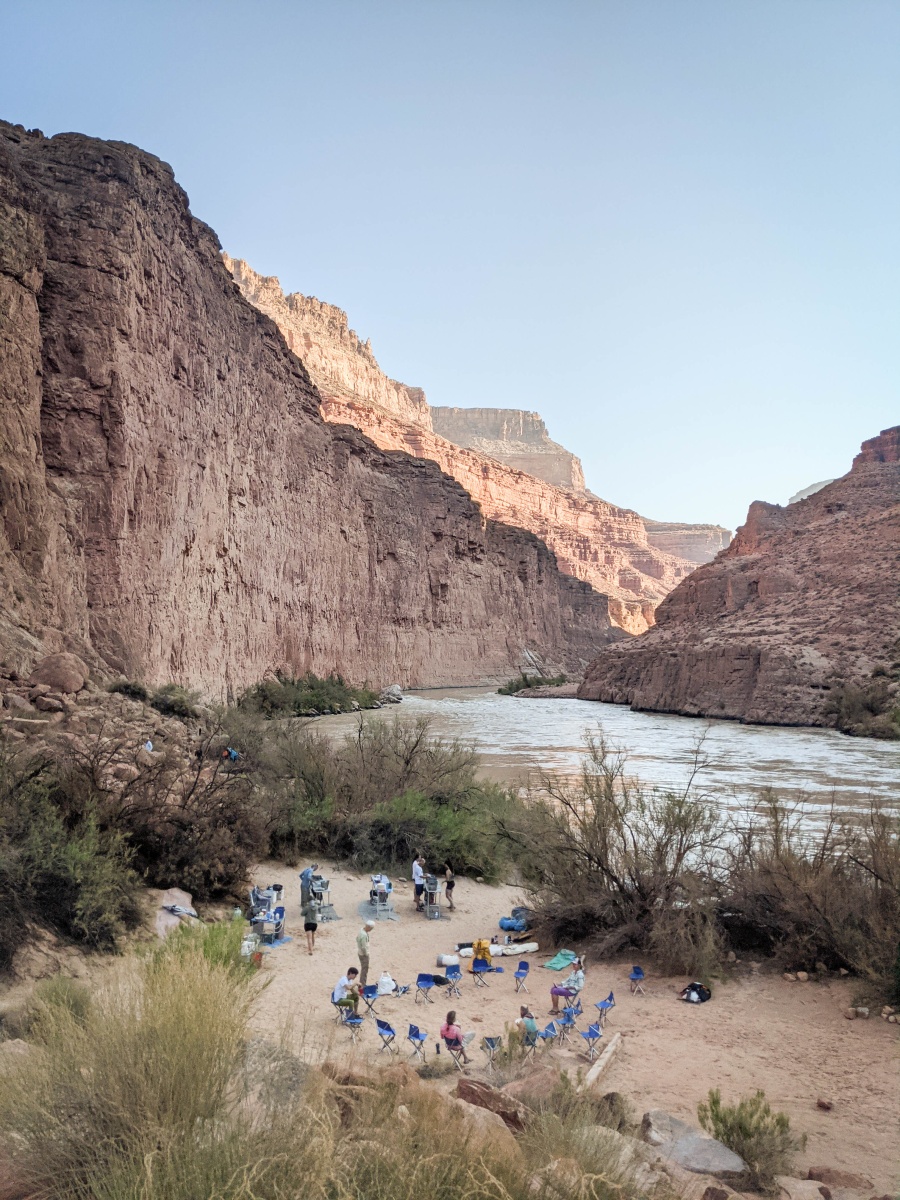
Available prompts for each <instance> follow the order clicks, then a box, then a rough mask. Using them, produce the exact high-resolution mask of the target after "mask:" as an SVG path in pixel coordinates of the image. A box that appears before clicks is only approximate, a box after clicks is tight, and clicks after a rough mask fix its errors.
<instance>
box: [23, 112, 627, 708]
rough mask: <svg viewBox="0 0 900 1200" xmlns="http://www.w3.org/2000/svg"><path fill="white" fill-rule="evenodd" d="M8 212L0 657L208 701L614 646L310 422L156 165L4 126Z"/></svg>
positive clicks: (415, 466) (420, 486) (461, 523)
mask: <svg viewBox="0 0 900 1200" xmlns="http://www.w3.org/2000/svg"><path fill="white" fill-rule="evenodd" d="M0 223H2V230H0V233H2V237H0V298H2V303H0V339H2V345H3V355H2V357H0V396H2V403H0V423H2V427H0V433H2V439H0V588H2V601H3V603H2V606H0V608H2V618H0V656H2V657H5V660H6V663H7V666H12V667H15V669H16V670H18V671H19V672H20V673H27V672H28V671H29V670H30V669H31V667H32V665H33V663H34V661H35V660H36V659H37V658H39V657H42V656H43V655H44V654H47V653H50V652H62V651H70V652H75V653H77V654H78V655H79V656H80V657H81V658H82V659H84V661H85V663H86V665H87V666H88V667H91V668H96V667H98V666H99V667H100V668H101V669H102V668H110V669H113V670H116V671H121V672H122V673H124V674H126V675H128V676H135V675H140V676H143V677H144V679H145V681H146V682H148V683H159V682H163V681H166V680H171V679H174V680H177V681H179V682H181V683H184V684H187V685H192V686H198V687H202V688H203V689H204V690H205V691H207V692H208V693H213V694H219V695H223V694H228V693H234V692H236V691H239V690H240V689H242V688H243V687H244V686H245V685H246V684H248V683H250V682H252V681H254V680H256V679H259V678H260V677H261V676H262V675H263V674H264V672H265V671H266V670H268V669H270V668H279V667H281V668H284V669H287V670H289V671H292V672H301V671H304V670H307V669H311V670H315V671H317V672H319V673H322V672H327V671H330V670H338V671H341V672H343V673H344V674H345V675H346V676H347V677H348V678H350V679H351V680H353V681H358V682H362V681H364V680H369V681H371V682H372V683H386V682H393V681H395V680H396V681H397V682H399V683H401V684H403V685H410V684H437V683H466V682H473V681H477V680H482V679H489V678H497V677H508V675H509V674H510V668H511V667H512V668H513V670H514V669H515V668H516V667H517V666H518V665H520V664H521V663H522V661H523V654H524V653H525V652H526V651H528V652H535V653H537V654H538V655H539V656H541V657H542V658H543V659H544V660H545V661H546V662H547V663H548V665H550V666H552V667H553V668H554V669H558V668H561V669H564V670H565V669H568V670H571V671H577V670H578V669H579V666H578V664H579V661H581V662H583V661H586V660H587V659H588V658H589V657H590V656H591V654H592V651H593V650H594V649H595V648H596V646H597V645H598V644H599V643H602V642H603V641H604V639H606V638H607V637H609V636H611V630H610V624H609V619H608V611H607V602H606V599H605V597H603V596H600V595H598V594H597V593H596V592H594V591H592V590H591V588H590V587H588V586H587V585H586V584H584V583H582V582H580V581H578V580H576V579H573V578H571V577H570V576H567V575H562V574H560V572H559V571H558V569H557V566H556V562H555V560H554V557H553V555H552V554H551V553H550V552H549V551H548V550H547V548H546V546H545V545H544V544H543V543H542V542H541V541H540V540H539V539H538V538H537V537H535V536H534V535H533V534H531V533H528V532H525V531H523V530H521V529H515V528H511V527H509V526H506V525H502V524H499V523H497V522H495V521H492V520H488V519H486V518H485V516H484V514H483V513H482V511H481V510H480V509H479V508H478V506H477V505H476V504H474V503H473V502H472V500H471V498H470V497H469V496H468V495H467V494H466V492H465V491H464V490H463V489H462V487H460V485H459V484H458V483H456V482H455V481H454V480H452V479H449V478H448V477H447V476H446V475H444V474H443V473H442V472H441V471H440V469H439V468H438V467H437V466H436V465H435V464H434V463H433V462H426V461H423V460H421V459H418V460H414V459H412V458H410V457H409V456H408V455H406V454H397V453H386V452H385V451H383V450H381V449H379V448H378V447H376V446H375V445H373V443H372V442H371V441H370V440H369V439H367V438H366V437H364V436H363V435H362V434H361V433H359V432H358V431H357V430H355V429H352V428H350V427H348V426H346V425H342V426H335V425H331V424H329V423H327V422H326V421H324V420H323V419H322V416H321V413H320V407H319V396H318V394H317V392H316V390H315V388H314V386H313V385H312V384H311V382H310V379H309V376H308V374H307V372H306V370H305V369H304V367H303V366H302V364H301V363H300V361H299V359H298V358H297V357H296V355H295V354H294V353H293V352H292V351H291V350H290V349H289V347H288V346H287V345H286V343H285V340H284V337H283V336H282V334H281V333H280V332H279V330H278V329H277V328H276V326H275V325H274V324H273V323H272V322H271V321H270V320H269V319H268V318H267V317H265V316H263V315H262V314H261V313H260V312H259V311H258V310H257V309H255V308H253V307H252V306H251V305H249V304H248V303H247V302H246V301H245V300H244V299H243V298H242V296H241V294H240V290H239V288H238V287H237V286H236V284H235V283H234V281H233V279H232V278H231V276H230V275H229V274H228V272H227V271H226V270H225V268H224V266H223V265H222V263H221V260H220V257H219V253H220V248H219V244H218V241H217V239H216V237H215V235H214V234H213V233H212V232H211V230H209V229H208V227H207V226H205V225H203V224H202V222H200V221H198V220H196V219H195V218H194V217H193V216H192V214H191V212H190V210H189V208H188V204H187V198H186V197H185V195H184V193H183V192H182V191H181V189H180V188H179V187H178V186H177V184H176V183H175V181H174V179H173V177H172V172H171V169H170V168H169V167H168V166H167V165H166V164H164V163H162V162H160V161H159V160H158V159H156V158H154V157H153V156H152V155H149V154H145V153H143V152H141V151H140V150H138V149H136V148H135V147H133V146H129V145H125V144H123V143H111V142H101V141H97V140H94V139H90V138H85V137H82V136H80V135H76V134H64V135H60V136H57V137H54V138H44V137H43V136H42V135H41V134H40V133H39V132H37V131H34V132H31V133H28V132H26V131H25V130H23V129H21V128H20V127H14V126H10V125H6V124H0ZM313 315H314V316H315V319H316V320H319V321H321V322H325V323H326V324H327V323H328V322H331V321H332V320H334V319H336V318H334V316H333V313H326V312H324V311H321V310H319V311H317V312H316V313H314V314H313ZM338 326H340V321H338ZM341 338H342V339H343V344H345V346H346V350H347V361H348V363H349V364H350V365H349V366H347V368H346V369H347V371H348V372H350V373H351V375H352V369H351V368H352V366H353V362H354V361H355V360H356V359H358V360H359V371H360V373H361V374H360V376H359V377H365V378H366V379H368V380H369V382H370V384H371V386H372V387H374V388H380V387H381V386H382V385H381V383H380V382H379V381H378V380H374V379H373V377H372V375H371V371H370V370H369V367H370V365H371V364H369V363H368V360H367V357H366V352H365V347H362V348H360V346H359V344H358V339H357V342H356V343H355V344H354V341H353V338H352V337H351V336H350V334H349V332H348V333H347V336H346V338H343V335H341ZM356 380H357V377H356V376H354V382H353V386H354V387H356V386H357V382H356ZM366 386H369V385H366ZM379 394H382V393H379ZM392 394H393V396H394V399H395V401H396V404H397V405H398V407H399V408H403V406H404V405H407V408H408V407H409V406H411V407H412V409H413V410H415V409H416V408H417V405H416V402H415V399H414V397H412V398H410V397H407V400H405V401H404V400H403V398H402V397H401V396H400V394H399V393H398V392H395V393H392ZM382 399H383V400H384V402H385V405H387V404H388V403H389V402H391V396H390V395H388V394H387V393H384V395H383V396H382ZM404 411H407V410H406V409H404ZM407 415H408V414H407Z"/></svg>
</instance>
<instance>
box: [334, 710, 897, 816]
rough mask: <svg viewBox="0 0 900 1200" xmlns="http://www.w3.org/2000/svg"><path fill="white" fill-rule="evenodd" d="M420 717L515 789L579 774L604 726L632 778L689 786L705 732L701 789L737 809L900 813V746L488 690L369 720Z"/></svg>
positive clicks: (349, 721)
mask: <svg viewBox="0 0 900 1200" xmlns="http://www.w3.org/2000/svg"><path fill="white" fill-rule="evenodd" d="M420 716H427V717H429V718H430V719H431V721H432V728H433V730H434V732H435V733H436V734H440V735H442V736H444V737H451V738H461V739H462V740H464V741H467V742H472V743H474V745H475V746H476V748H477V750H478V754H479V758H480V761H481V769H482V771H483V773H484V774H485V775H486V776H487V777H488V778H491V779H494V780H497V781H498V782H503V783H507V784H511V785H524V784H526V783H527V782H528V780H529V777H533V776H534V775H535V774H536V773H539V772H542V771H543V772H547V771H550V772H555V773H559V774H565V775H574V774H577V772H578V770H579V768H580V763H581V757H582V755H583V753H584V739H585V736H586V735H587V734H588V733H589V732H591V731H593V732H598V731H599V730H600V729H602V730H603V733H604V735H605V736H606V738H607V740H608V741H609V742H611V743H612V744H613V745H614V746H615V747H617V748H620V749H623V750H625V751H627V752H628V768H627V770H628V773H629V774H630V775H633V776H636V777H637V778H638V779H640V780H641V781H643V782H644V783H646V784H648V785H657V786H662V787H676V788H678V787H683V786H684V785H685V783H686V781H687V779H688V777H689V774H690V771H691V766H692V762H693V757H694V749H695V745H696V741H697V738H698V736H699V735H701V734H702V733H703V732H704V731H705V732H706V740H705V744H704V755H705V757H706V759H708V760H709V765H708V766H707V767H706V769H705V770H704V771H703V772H702V775H701V776H700V779H699V783H698V787H699V788H701V789H702V790H703V791H704V792H706V793H707V794H709V795H711V796H714V797H716V798H717V799H719V800H720V801H721V803H723V804H725V805H727V806H729V807H730V806H732V805H734V806H737V805H740V804H742V803H744V802H745V801H747V800H752V798H753V797H754V796H756V795H758V794H759V792H760V791H761V790H762V789H763V788H765V787H773V788H775V789H776V790H777V791H778V792H779V793H780V794H781V796H782V797H783V798H784V799H786V800H792V801H796V802H798V803H801V804H802V805H803V806H804V807H805V808H806V809H807V811H808V812H809V815H810V816H811V817H812V816H814V815H816V814H817V813H821V812H823V811H825V810H826V809H827V808H828V807H829V806H830V805H831V803H832V802H834V804H835V805H836V806H837V807H839V808H842V809H860V808H862V807H864V806H866V805H867V803H868V801H869V798H870V797H878V798H880V799H884V800H887V801H890V802H893V803H894V804H896V805H897V807H898V808H900V742H876V741H871V740H869V739H863V738H850V737H846V736H845V735H844V734H840V733H835V732H833V731H831V730H825V729H783V728H777V727H773V726H768V725H739V724H737V723H736V722H733V721H707V720H700V719H697V718H694V717H677V716H669V715H666V714H660V713H637V712H632V711H631V710H630V709H629V708H626V707H624V706H621V705H616V704H598V703H592V702H589V701H584V700H557V699H554V700H519V699H516V698H515V697H514V696H498V695H497V693H496V692H495V691H493V690H487V689H485V688H453V689H448V690H433V691H426V692H408V693H406V694H405V695H404V698H403V702H402V703H401V704H399V705H390V706H386V707H385V708H382V709H377V710H375V711H374V712H373V713H370V714H367V718H368V719H371V720H385V719H387V720H392V719H394V718H395V717H399V718H401V719H407V720H408V719H412V718H415V717H420ZM355 720H356V718H354V717H351V716H341V717H326V718H322V720H321V727H322V728H323V731H324V728H325V727H327V729H328V732H329V733H332V734H338V733H340V732H341V731H343V730H345V729H346V730H347V731H348V732H349V731H350V730H352V729H353V727H354V725H355Z"/></svg>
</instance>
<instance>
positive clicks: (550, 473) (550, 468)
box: [431, 407, 585, 492]
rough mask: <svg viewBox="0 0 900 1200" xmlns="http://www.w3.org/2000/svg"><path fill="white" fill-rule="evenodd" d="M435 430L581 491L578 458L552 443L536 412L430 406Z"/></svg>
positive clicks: (545, 480) (540, 476)
mask: <svg viewBox="0 0 900 1200" xmlns="http://www.w3.org/2000/svg"><path fill="white" fill-rule="evenodd" d="M431 425H432V428H433V429H434V431H435V433H439V434H440V435H441V437H445V438H446V439H447V441H448V442H453V443H455V444H456V445H457V446H463V447H465V448H466V449H467V450H478V451H479V452H480V453H481V454H487V455H488V456H489V457H490V458H496V459H497V460H498V461H499V462H503V463H506V464H507V466H510V467H513V468H514V469H515V470H517V471H524V472H525V473H526V474H528V475H534V476H536V477H537V478H538V479H543V480H544V482H545V483H552V484H554V486H556V487H564V488H571V489H572V490H573V491H576V492H583V491H584V490H585V486H584V471H583V470H582V469H581V459H580V458H577V457H576V456H575V455H574V454H572V453H571V452H570V451H569V450H567V449H566V448H565V446H560V444H559V442H554V441H553V440H552V439H551V437H550V435H549V433H548V432H547V426H546V425H545V424H544V422H543V420H542V419H541V417H540V416H539V415H538V413H535V412H523V411H522V410H521V409H518V408H442V407H438V408H432V410H431Z"/></svg>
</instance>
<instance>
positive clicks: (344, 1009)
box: [331, 1000, 362, 1025]
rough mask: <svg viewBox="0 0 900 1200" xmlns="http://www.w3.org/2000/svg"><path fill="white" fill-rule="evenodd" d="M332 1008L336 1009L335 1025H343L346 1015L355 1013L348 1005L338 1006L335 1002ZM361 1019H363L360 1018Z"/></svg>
mask: <svg viewBox="0 0 900 1200" xmlns="http://www.w3.org/2000/svg"><path fill="white" fill-rule="evenodd" d="M331 1007H332V1008H333V1009H334V1023H335V1025H343V1023H344V1013H351V1014H352V1013H353V1009H352V1008H349V1007H348V1006H347V1005H341V1004H336V1003H335V1002H334V1000H332V1001H331ZM360 1019H362V1018H360Z"/></svg>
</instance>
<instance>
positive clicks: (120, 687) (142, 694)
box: [106, 679, 150, 702]
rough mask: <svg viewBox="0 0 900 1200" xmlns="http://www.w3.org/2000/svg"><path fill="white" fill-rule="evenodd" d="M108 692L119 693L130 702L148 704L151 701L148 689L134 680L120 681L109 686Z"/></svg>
mask: <svg viewBox="0 0 900 1200" xmlns="http://www.w3.org/2000/svg"><path fill="white" fill-rule="evenodd" d="M106 690H107V691H108V692H118V693H119V694H120V695H122V696H127V697H128V698H129V700H141V701H144V702H146V701H147V700H149V699H150V693H149V691H148V690H147V688H145V687H144V685H143V684H142V683H138V682H137V680H134V679H119V680H117V681H116V682H115V683H111V684H109V686H108V687H107V689H106Z"/></svg>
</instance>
